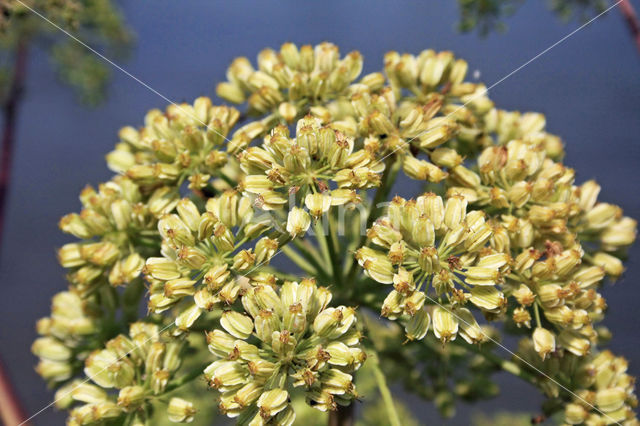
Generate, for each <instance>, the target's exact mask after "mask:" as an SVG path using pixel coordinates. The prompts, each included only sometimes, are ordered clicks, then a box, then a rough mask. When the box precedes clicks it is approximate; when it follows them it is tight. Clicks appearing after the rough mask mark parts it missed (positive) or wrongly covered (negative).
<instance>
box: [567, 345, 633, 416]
mask: <svg viewBox="0 0 640 426" xmlns="http://www.w3.org/2000/svg"><path fill="white" fill-rule="evenodd" d="M627 367H628V363H627V360H626V359H624V358H622V357H618V356H615V355H614V354H613V353H611V352H610V351H604V352H601V353H599V354H597V355H595V356H593V357H592V358H591V359H589V360H588V362H587V363H585V364H584V365H582V366H581V368H580V370H579V371H580V373H581V378H583V381H582V382H581V383H580V387H581V389H579V390H578V391H577V392H576V395H574V396H573V401H572V402H571V403H569V404H567V406H566V407H565V417H564V420H565V422H566V423H568V424H571V425H581V424H613V423H618V424H620V423H622V424H634V422H636V420H635V414H634V410H636V409H637V407H638V399H637V397H636V396H635V394H634V390H635V380H634V378H633V377H631V376H630V375H629V374H627Z"/></svg>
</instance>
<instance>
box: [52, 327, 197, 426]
mask: <svg viewBox="0 0 640 426" xmlns="http://www.w3.org/2000/svg"><path fill="white" fill-rule="evenodd" d="M183 346H184V343H183V342H182V341H179V340H176V339H171V338H165V337H163V336H162V335H160V333H159V329H158V326H157V325H154V324H150V323H144V322H135V323H132V324H131V325H130V328H129V335H128V336H125V335H119V336H117V337H115V338H114V339H111V340H110V341H108V342H107V343H106V346H105V348H104V349H98V350H96V351H94V352H92V353H91V354H90V355H89V356H88V357H87V359H86V361H85V368H84V371H85V374H86V375H87V377H88V378H89V379H90V380H84V381H80V380H74V381H71V382H69V383H68V384H67V385H65V386H63V387H61V388H60V389H59V390H58V392H57V393H56V397H57V398H56V401H57V402H56V404H57V406H58V407H59V408H71V407H72V406H74V405H75V404H76V403H81V404H82V405H78V406H75V407H73V408H72V409H71V411H70V414H69V419H68V422H67V424H68V425H74V426H75V425H86V424H94V423H97V422H104V421H113V420H115V419H121V418H124V416H127V415H129V414H130V415H131V416H134V417H135V421H134V422H133V424H144V422H145V421H146V420H147V415H148V413H149V410H146V409H145V408H149V407H150V404H151V402H152V401H155V400H157V398H158V397H159V396H164V394H165V392H166V391H168V390H170V388H171V383H172V380H173V379H174V376H175V373H176V371H177V370H178V369H179V367H180V364H181V362H182V358H181V355H180V352H181V351H182V348H183ZM110 389H115V390H117V394H114V393H110V392H108V390H110ZM180 402H182V404H180ZM167 413H168V415H169V418H170V420H172V421H174V422H188V421H191V420H192V419H193V416H194V415H195V408H194V407H193V405H192V404H191V403H189V402H187V401H184V400H182V399H180V398H173V399H172V400H171V402H170V403H169V406H168V409H167Z"/></svg>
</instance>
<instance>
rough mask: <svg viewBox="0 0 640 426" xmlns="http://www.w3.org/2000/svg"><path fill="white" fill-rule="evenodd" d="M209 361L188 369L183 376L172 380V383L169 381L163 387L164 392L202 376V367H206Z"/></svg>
mask: <svg viewBox="0 0 640 426" xmlns="http://www.w3.org/2000/svg"><path fill="white" fill-rule="evenodd" d="M209 364H210V363H205V364H202V365H201V366H199V367H197V368H194V369H193V370H191V371H189V372H188V373H187V374H185V375H184V376H182V377H180V378H179V379H177V380H174V381H173V382H172V383H169V384H168V385H167V388H166V389H165V393H169V392H171V391H174V390H176V389H178V388H179V387H181V386H184V385H186V384H187V383H191V382H192V381H193V380H195V379H197V378H198V377H200V376H202V374H203V372H204V369H205V368H207V366H208V365H209Z"/></svg>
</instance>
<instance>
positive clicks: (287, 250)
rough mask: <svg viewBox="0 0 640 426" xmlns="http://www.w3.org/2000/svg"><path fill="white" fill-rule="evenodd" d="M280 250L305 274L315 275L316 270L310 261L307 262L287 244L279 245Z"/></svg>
mask: <svg viewBox="0 0 640 426" xmlns="http://www.w3.org/2000/svg"><path fill="white" fill-rule="evenodd" d="M280 250H282V252H283V253H284V254H285V255H286V256H287V257H288V258H289V259H291V260H292V261H293V263H295V264H296V265H298V266H299V267H300V269H302V270H303V271H305V272H306V273H307V274H311V275H315V274H316V273H317V272H318V271H317V270H316V268H315V267H314V266H313V265H311V263H309V262H307V261H306V260H305V259H304V258H303V257H302V256H301V255H300V254H298V252H296V251H295V250H294V249H293V248H291V247H289V246H283V247H281V249H280Z"/></svg>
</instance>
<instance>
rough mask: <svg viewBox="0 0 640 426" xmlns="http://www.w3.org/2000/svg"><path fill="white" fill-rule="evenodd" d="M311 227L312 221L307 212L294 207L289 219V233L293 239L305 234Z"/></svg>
mask: <svg viewBox="0 0 640 426" xmlns="http://www.w3.org/2000/svg"><path fill="white" fill-rule="evenodd" d="M310 225H311V219H310V218H309V215H308V214H307V212H305V211H304V210H303V209H301V208H299V207H294V208H293V209H291V211H290V212H289V216H288V218H287V232H288V233H289V234H290V235H291V236H292V237H293V238H295V237H297V236H298V235H300V234H304V233H305V232H307V229H309V226H310Z"/></svg>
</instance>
